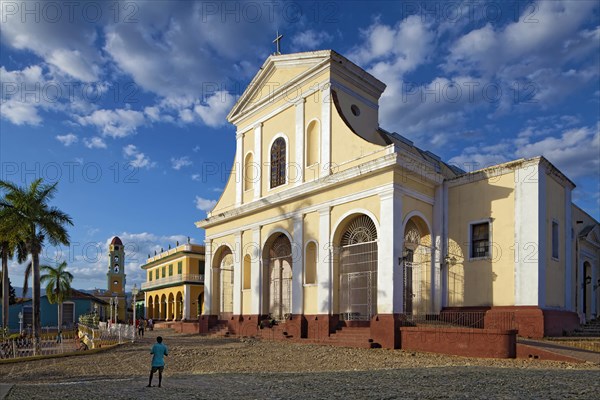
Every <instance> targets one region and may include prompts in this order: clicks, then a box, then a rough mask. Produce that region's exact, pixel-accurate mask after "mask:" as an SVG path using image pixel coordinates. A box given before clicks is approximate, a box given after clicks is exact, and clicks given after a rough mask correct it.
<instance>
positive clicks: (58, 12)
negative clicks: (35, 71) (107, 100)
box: [1, 1, 111, 82]
mask: <svg viewBox="0 0 600 400" xmlns="http://www.w3.org/2000/svg"><path fill="white" fill-rule="evenodd" d="M9 3H10V2H8V1H3V4H2V7H1V8H2V39H3V43H4V44H6V45H8V46H11V47H13V48H15V49H19V50H29V51H32V52H33V53H34V54H36V55H37V56H39V57H40V58H42V59H43V60H44V62H45V63H47V64H48V65H49V66H50V67H51V68H53V69H55V70H56V72H57V73H59V74H66V75H68V76H70V77H72V78H75V79H77V80H81V81H83V82H90V81H95V80H98V79H99V74H100V68H99V65H101V64H102V63H103V57H102V56H101V54H100V52H99V51H98V49H96V47H95V46H94V44H95V42H96V40H97V38H98V35H97V24H95V23H92V22H90V21H89V19H88V18H86V17H85V13H81V8H79V12H77V11H74V10H75V8H77V7H73V8H72V9H71V11H69V7H67V6H64V5H62V4H61V3H60V2H56V3H53V4H54V5H53V6H48V7H46V6H45V4H44V3H31V4H27V5H26V3H14V2H13V3H14V5H15V6H16V8H17V10H16V11H17V12H15V13H10V12H8V11H9V7H8V5H9ZM97 5H100V6H101V7H102V9H99V10H98V12H100V13H102V14H103V15H109V14H110V12H111V10H110V9H109V8H108V6H109V5H108V3H106V4H105V5H102V3H97ZM21 7H24V9H20V8H21ZM25 9H27V10H31V11H32V13H31V14H29V15H27V16H26V15H25V14H24V12H25ZM73 11H74V12H73ZM55 17H58V19H62V20H63V21H66V22H67V23H59V21H57V20H56V19H55Z"/></svg>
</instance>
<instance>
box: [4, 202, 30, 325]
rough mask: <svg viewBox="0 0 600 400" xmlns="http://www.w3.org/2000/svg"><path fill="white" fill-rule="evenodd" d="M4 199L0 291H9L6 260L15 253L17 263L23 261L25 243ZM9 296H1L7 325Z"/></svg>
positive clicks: (11, 211)
mask: <svg viewBox="0 0 600 400" xmlns="http://www.w3.org/2000/svg"><path fill="white" fill-rule="evenodd" d="M3 204H4V199H0V258H1V259H2V285H0V292H1V293H5V292H6V291H8V292H9V293H14V289H12V292H11V289H10V288H11V286H10V279H9V276H8V260H9V259H11V258H13V256H14V255H15V253H16V255H17V261H18V262H19V263H21V262H23V261H25V258H26V251H25V244H24V243H23V241H22V240H21V238H20V237H19V232H18V231H17V230H15V229H14V227H13V226H11V217H12V216H13V215H12V214H13V212H14V211H13V210H12V209H11V208H8V207H5V206H3ZM10 304H11V303H10V297H9V296H7V297H2V326H3V327H8V319H9V310H10V308H9V305H10Z"/></svg>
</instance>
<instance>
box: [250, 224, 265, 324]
mask: <svg viewBox="0 0 600 400" xmlns="http://www.w3.org/2000/svg"><path fill="white" fill-rule="evenodd" d="M252 244H253V246H252V247H253V252H252V260H251V265H250V276H251V279H252V282H251V288H252V305H251V310H252V311H251V312H252V314H254V315H258V314H260V307H261V298H262V296H261V293H262V288H261V287H262V284H261V282H262V279H261V277H262V273H261V267H260V266H261V264H262V263H261V253H262V251H261V248H260V227H258V228H254V229H253V230H252Z"/></svg>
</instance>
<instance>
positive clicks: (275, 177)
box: [271, 137, 286, 188]
mask: <svg viewBox="0 0 600 400" xmlns="http://www.w3.org/2000/svg"><path fill="white" fill-rule="evenodd" d="M285 152H286V150H285V139H284V138H282V137H280V138H277V139H276V140H275V142H273V145H272V146H271V188H274V187H277V186H281V185H284V184H285V172H286V171H285V163H286V159H285Z"/></svg>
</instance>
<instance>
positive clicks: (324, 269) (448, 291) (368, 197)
mask: <svg viewBox="0 0 600 400" xmlns="http://www.w3.org/2000/svg"><path fill="white" fill-rule="evenodd" d="M384 89H385V84H384V83H383V82H381V81H379V80H378V79H376V78H375V77H373V76H372V75H370V74H369V73H367V72H366V71H364V70H362V69H361V68H360V67H358V66H357V65H355V64H353V63H352V62H350V61H349V60H347V59H346V58H344V57H343V56H341V55H339V54H337V53H336V52H334V51H331V50H327V51H315V52H307V53H298V54H285V55H279V54H278V55H272V56H270V57H269V58H268V59H267V60H266V61H265V63H264V64H263V66H262V67H261V69H260V71H259V72H258V74H257V75H256V76H255V77H254V79H253V80H252V82H251V83H250V85H249V87H248V88H247V90H246V91H245V92H244V93H243V95H242V96H241V97H240V98H239V100H238V101H237V103H236V104H235V106H234V107H233V109H232V110H231V112H230V113H229V115H228V121H229V122H231V123H232V124H234V125H235V126H236V128H237V133H236V139H237V141H236V153H235V162H234V165H233V168H232V173H231V175H230V177H229V180H228V182H227V184H226V186H225V189H224V191H223V193H222V195H221V198H220V199H219V201H218V202H217V204H216V206H215V207H214V209H213V210H212V211H211V212H210V213H208V216H207V218H206V219H204V220H202V221H199V222H197V223H196V225H197V227H199V228H203V229H205V230H206V242H205V245H206V260H207V264H208V266H209V268H207V269H206V274H205V278H206V279H205V282H206V286H205V299H204V301H205V305H204V312H203V314H204V315H203V317H202V321H203V325H202V326H201V328H200V329H201V331H204V332H206V331H207V330H208V329H210V328H211V327H214V326H216V325H218V324H227V325H228V327H229V330H230V331H232V332H235V333H237V334H240V335H246V334H253V333H254V332H256V329H257V326H260V325H261V323H260V321H261V320H263V319H267V318H268V319H269V320H277V321H280V324H285V326H287V327H288V330H290V331H293V332H295V333H294V335H296V337H302V338H323V337H327V336H329V335H331V334H332V333H333V332H335V331H336V329H340V327H341V328H342V329H343V327H345V326H346V327H351V326H357V327H363V328H367V327H368V328H370V337H371V338H373V339H374V340H376V341H377V342H378V343H380V344H381V345H382V346H384V347H397V346H398V341H399V336H398V335H399V332H398V326H399V325H400V323H401V321H404V320H406V319H407V318H409V319H410V318H413V319H417V318H423V319H426V318H428V316H432V315H439V314H440V313H442V312H444V311H449V310H454V311H457V310H458V311H460V310H465V312H466V311H467V310H474V309H479V310H485V311H486V312H489V315H487V314H486V318H488V317H489V320H490V321H493V320H494V315H496V316H498V315H501V314H500V313H503V314H502V315H505V314H506V313H507V312H510V313H512V315H513V316H514V318H515V320H516V322H517V324H518V323H519V321H525V319H526V320H527V324H525V323H523V324H521V329H522V330H523V331H524V330H525V329H526V328H525V325H527V326H530V327H529V328H527V329H528V335H529V336H540V335H544V334H553V333H555V332H556V331H557V330H560V329H571V328H572V327H573V326H575V325H576V324H577V322H578V315H577V314H578V313H579V314H581V313H584V314H585V318H592V317H593V316H594V315H596V314H597V313H598V309H599V305H598V290H597V286H598V284H597V283H596V282H597V280H598V278H599V277H600V273H599V272H598V268H599V267H598V259H599V254H600V253H599V249H600V246H599V245H598V241H597V236H593V235H598V222H597V221H594V220H593V219H592V218H591V217H589V216H587V215H583V216H581V217H580V216H579V215H580V214H584V213H583V212H581V210H579V209H578V208H576V207H574V206H573V205H572V203H571V191H572V190H573V188H574V184H573V183H572V182H571V181H570V180H569V179H568V178H567V177H566V176H564V174H562V173H561V172H560V171H559V170H558V169H557V168H555V167H554V166H553V165H552V164H551V163H550V162H548V161H547V160H546V159H544V158H542V157H537V158H532V159H521V160H516V161H513V162H509V163H505V164H501V165H497V166H494V167H490V168H486V169H484V170H480V171H475V172H471V173H466V172H464V171H462V170H460V169H458V168H456V167H453V166H451V165H448V164H446V163H444V162H443V161H442V160H440V158H439V157H437V156H436V155H435V154H433V153H431V152H429V151H424V150H421V149H419V148H417V147H416V146H414V145H413V143H412V142H411V141H410V140H408V139H406V138H404V137H402V136H401V135H399V134H397V133H390V132H387V131H385V130H384V129H382V128H380V127H379V123H378V107H379V98H380V96H381V94H382V92H383V91H384ZM578 219H581V220H584V222H582V223H581V224H577V223H576V222H575V221H576V220H578ZM584 227H585V229H584ZM590 227H591V228H590ZM586 229H587V230H589V231H587V230H586ZM582 230H583V233H585V232H587V233H586V236H585V237H581V236H580V235H582V234H583V233H582ZM593 232H595V233H593ZM590 235H591V236H590ZM594 237H595V238H596V239H594ZM590 238H591V239H590ZM584 242H585V246H586V247H585V249H586V253H585V255H582V254H583V253H581V250H582V249H583V246H582V245H580V246H579V247H577V246H576V243H580V244H581V243H584ZM168 257H171V256H168ZM171 260H175V258H169V259H168V261H167V260H166V257H165V259H163V256H162V255H160V256H159V257H158V259H156V260H154V259H152V261H150V260H149V263H148V264H146V266H144V268H145V269H147V270H148V272H149V277H150V276H153V278H154V279H155V281H153V282H148V283H147V284H148V285H157V282H156V279H157V277H158V275H156V273H157V272H156V271H164V268H165V265H168V264H169V263H171V262H172V261H171ZM161 268H162V269H161ZM152 271H154V275H152ZM159 274H160V279H163V280H164V279H165V277H166V276H165V275H164V273H161V272H159ZM588 275H589V276H590V282H592V284H589V286H586V287H587V289H581V285H582V284H583V282H584V280H585V278H584V276H588ZM157 286H158V285H157ZM144 289H149V288H146V287H144ZM160 290H161V291H160V292H157V293H156V294H154V293H153V292H152V295H151V294H150V292H149V294H148V296H149V297H148V298H149V299H150V298H153V299H155V300H154V301H153V302H152V303H147V304H153V307H154V308H153V310H154V311H153V312H154V315H161V316H163V317H165V316H166V317H169V316H172V315H173V313H170V312H166V314H160V312H159V313H158V314H157V311H156V310H157V303H158V302H159V301H160V304H163V302H164V301H169V300H168V298H169V296H172V297H173V299H175V302H176V303H177V300H176V299H177V294H176V293H177V292H176V290H173V289H172V288H169V289H160ZM586 290H587V291H586ZM582 296H583V297H582ZM159 299H160V300H159ZM583 299H585V300H583ZM584 305H585V306H584ZM149 307H150V306H149ZM161 307H163V306H161ZM584 307H587V308H585V312H584V311H583V310H584ZM161 309H162V308H161ZM494 312H496V314H494ZM175 315H178V314H177V313H175ZM532 321H533V322H532Z"/></svg>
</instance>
